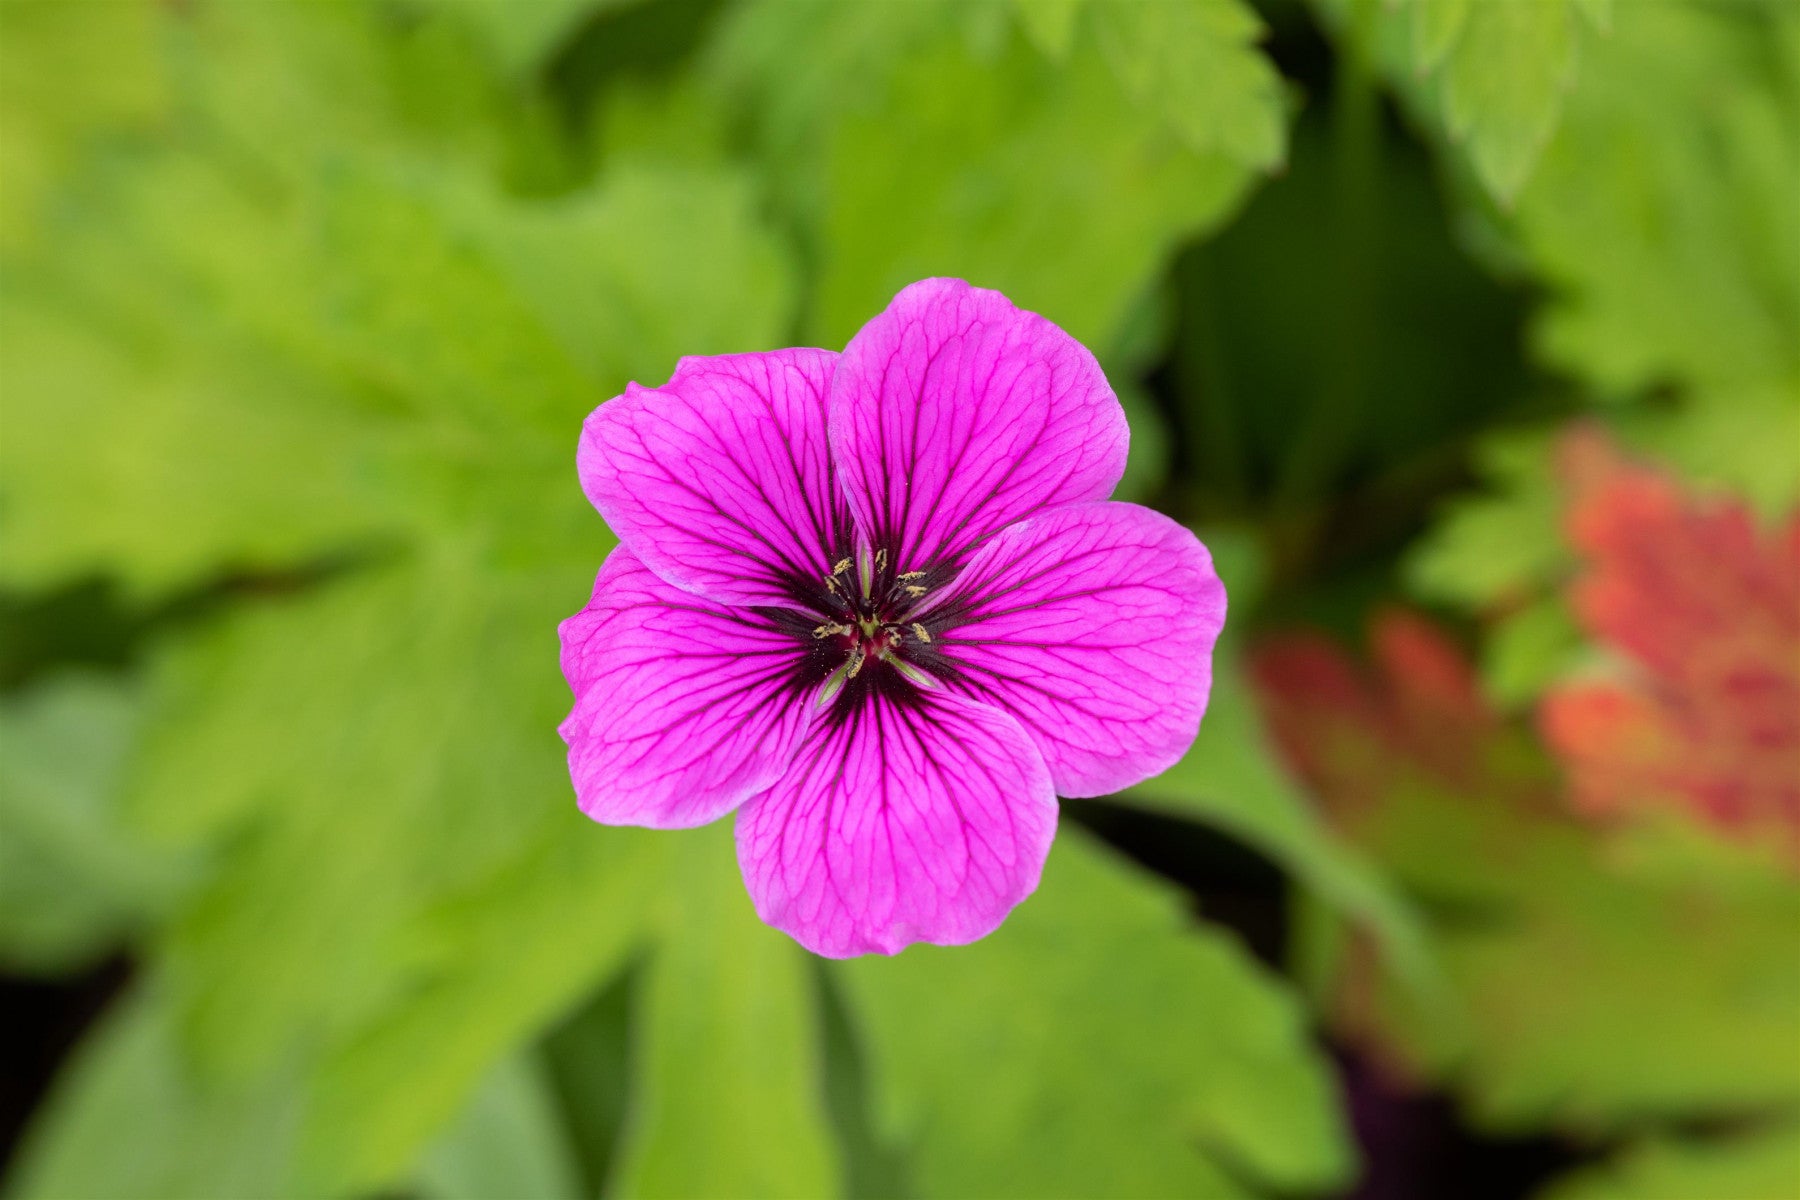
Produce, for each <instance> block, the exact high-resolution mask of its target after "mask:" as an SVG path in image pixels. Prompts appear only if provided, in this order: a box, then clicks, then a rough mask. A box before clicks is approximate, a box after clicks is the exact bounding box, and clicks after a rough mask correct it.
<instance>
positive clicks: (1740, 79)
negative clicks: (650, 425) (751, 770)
mask: <svg viewBox="0 0 1800 1200" xmlns="http://www.w3.org/2000/svg"><path fill="white" fill-rule="evenodd" d="M936 274H941V275H956V276H962V277H965V278H967V279H969V280H971V281H973V282H975V283H978V284H982V285H985V286H988V287H995V288H1000V289H1002V290H1003V291H1005V292H1006V293H1007V294H1008V295H1009V296H1010V297H1011V298H1012V299H1013V300H1014V301H1016V302H1017V303H1019V304H1020V305H1022V306H1024V307H1027V308H1031V309H1034V310H1036V311H1039V312H1042V313H1044V314H1045V315H1047V316H1049V317H1050V318H1051V319H1053V320H1054V321H1056V322H1057V323H1059V324H1060V325H1062V326H1063V327H1064V328H1066V329H1068V330H1069V331H1070V332H1071V333H1073V334H1074V335H1075V336H1077V337H1078V338H1080V339H1082V340H1083V341H1084V342H1086V343H1087V344H1088V345H1089V346H1090V347H1091V348H1092V349H1093V350H1094V351H1095V353H1096V354H1097V355H1098V356H1099V357H1100V359H1101V361H1102V363H1103V364H1104V365H1105V367H1106V369H1107V371H1108V374H1109V377H1110V378H1111V380H1112V382H1113V384H1114V386H1115V387H1116V388H1117V390H1118V392H1119V394H1120V397H1121V398H1122V400H1123V401H1124V403H1125V406H1126V409H1127V411H1128V413H1129V415H1130V418H1131V423H1132V458H1131V466H1130V470H1129V472H1128V475H1127V478H1126V480H1125V483H1124V484H1123V485H1122V488H1121V491H1120V495H1121V496H1122V497H1124V498H1129V499H1134V500H1138V501H1140V502H1143V503H1148V504H1152V505H1154V506H1156V507H1158V508H1160V509H1162V510H1164V511H1166V512H1168V513H1170V514H1172V515H1174V516H1175V517H1177V518H1178V519H1180V520H1183V521H1185V522H1188V523H1190V524H1191V525H1193V526H1194V527H1195V528H1196V529H1197V530H1198V531H1200V533H1201V535H1202V536H1203V538H1205V540H1206V541H1207V542H1208V544H1209V545H1211V546H1212V547H1213V549H1214V551H1215V554H1216V556H1217V558H1218V561H1219V563H1220V567H1221V573H1222V574H1223V576H1224V578H1225V580H1226V582H1227V585H1228V587H1229V589H1230V592H1231V597H1232V611H1231V620H1230V624H1229V628H1228V629H1227V636H1226V640H1225V642H1224V643H1223V644H1222V645H1221V647H1220V651H1219V656H1218V661H1217V663H1216V669H1217V683H1216V687H1215V691H1214V695H1213V702H1212V709H1211V711H1210V712H1209V714H1208V716H1207V718H1206V722H1205V725H1204V727H1203V728H1202V730H1201V734H1200V738H1199V740H1198V742H1197V743H1196V744H1195V746H1194V748H1193V750H1192V752H1191V753H1190V754H1189V755H1188V756H1187V758H1186V759H1185V760H1184V761H1183V762H1182V763H1181V764H1180V765H1178V766H1177V767H1176V768H1174V769H1173V770H1171V771H1170V772H1169V773H1167V774H1166V775H1165V776H1163V777H1161V778H1158V779H1156V780H1152V781H1150V782H1148V783H1146V784H1143V785H1142V786H1140V787H1138V788H1136V789H1133V790H1132V791H1130V792H1128V793H1126V794H1123V795H1119V796H1114V797H1110V798H1107V799H1104V800H1093V801H1080V802H1068V803H1066V804H1065V809H1064V814H1065V815H1064V822H1063V830H1062V834H1061V836H1060V837H1059V839H1058V843H1057V846H1056V849H1055V851H1054V853H1053V854H1052V857H1051V861H1050V864H1049V866H1048V868H1047V870H1046V874H1045V878H1044V883H1043V886H1042V888H1041V889H1040V891H1039V892H1038V894H1037V895H1036V896H1035V897H1033V898H1032V899H1031V900H1030V901H1028V902H1027V903H1026V904H1024V905H1023V906H1022V907H1020V908H1019V909H1018V910H1017V911H1016V912H1015V913H1014V914H1013V916H1012V918H1011V919H1010V920H1009V921H1008V922H1007V924H1006V925H1005V926H1004V927H1003V928H1002V929H1001V930H1000V931H999V932H998V933H997V934H995V935H994V936H992V937H990V938H989V939H987V940H985V941H983V942H981V943H978V944H976V945H974V946H971V947H968V948H964V949H957V950H940V949H938V948H935V947H917V948H914V949H912V950H909V951H907V952H906V953H905V954H904V955H902V956H900V957H898V958H896V959H892V960H880V961H875V960H857V961H850V962H843V963H827V962H822V961H819V960H815V959H812V958H810V957H808V956H807V955H806V954H805V953H804V952H802V951H801V950H799V949H798V947H797V946H795V945H794V944H793V943H792V942H790V941H789V940H787V939H786V938H785V937H783V936H781V935H780V934H777V933H774V932H773V931H771V930H768V929H766V928H764V927H762V926H761V925H760V924H758V923H757V921H756V920H755V917H754V915H753V913H752V911H751V908H750V904H749V902H748V899H747V898H746V896H745V895H744V892H743V888H742V884H741V883H740V881H739V879H738V873H737V870H736V866H735V861H734V857H733V853H732V847H731V844H730V836H729V831H728V829H727V828H726V827H724V826H721V827H719V828H713V829H706V830H696V831H692V832H687V833H681V834H644V833H643V832H642V831H634V830H625V829H607V828H602V827H600V826H597V825H594V824H592V823H590V822H588V821H587V820H586V819H585V818H583V817H582V816H581V815H580V814H579V813H578V812H577V810H576V808H575V805H574V802H573V797H572V795H571V792H570V788H569V785H568V782H567V778H566V775H565V772H564V766H563V759H562V747H561V744H560V742H559V741H558V739H557V737H556V734H555V727H556V724H557V722H558V720H559V719H560V718H561V716H562V715H563V713H564V712H565V711H566V708H567V705H568V703H569V697H568V693H567V690H566V687H565V685H564V684H563V681H562V679H561V676H560V674H559V671H558V668H557V656H556V637H555V625H556V622H557V621H558V620H559V619H560V618H562V617H563V616H565V615H567V614H569V613H571V612H573V611H574V610H576V609H577V608H579V607H580V606H581V604H582V603H583V601H584V599H585V597H586V595H587V589H588V587H589V584H590V582H591V580H592V578H593V573H594V570H595V569H596V567H597V565H598V564H599V562H600V561H601V559H602V557H603V556H604V555H605V553H606V552H607V550H608V548H609V546H610V545H611V539H610V536H609V534H608V533H607V531H606V529H605V528H604V526H603V524H602V523H601V522H600V520H599V518H598V517H597V516H596V515H595V514H594V512H593V511H592V510H591V509H590V508H589V507H588V505H587V504H586V502H585V501H584V500H583V498H582V496H581V494H580V491H579V489H578V488H577V486H576V482H575V473H574V451H575V442H576V437H577V432H578V430H579V427H580V422H581V419H582V417H583V416H584V415H585V414H586V413H587V412H588V411H589V410H590V409H591V408H592V407H593V406H594V405H596V404H597V403H599V402H601V401H602V400H604V399H606V398H607V397H609V396H612V395H614V394H616V393H618V392H619V391H620V390H622V388H623V386H624V384H625V382H626V381H627V380H631V379H637V380H641V381H644V382H646V383H652V384H654V383H657V382H660V381H661V380H663V379H665V378H667V376H668V374H669V373H670V371H671V370H672V368H673V365H674V362H675V359H676V358H677V357H678V356H680V355H683V354H707V353H720V352H725V351H739V350H759V349H768V348H773V347H778V346H786V345H796V344H804V345H819V346H826V347H832V348H838V347H841V346H842V345H843V343H844V342H845V341H846V340H847V338H848V337H849V336H850V335H851V334H852V333H853V332H854V331H855V330H856V329H857V328H858V326H860V325H861V324H862V322H863V321H865V320H866V319H868V318H869V317H870V316H872V315H874V314H875V313H876V312H878V311H880V309H881V308H882V307H883V306H884V305H885V304H886V303H887V301H888V299H889V298H890V297H891V296H892V295H893V293H894V292H895V291H897V290H898V289H899V288H900V287H902V286H904V285H905V284H906V283H908V282H910V281H912V280H914V279H917V278H920V277H923V276H927V275H936ZM1797 499H1800V9H1796V7H1795V6H1794V5H1793V4H1791V3H1777V2H1773V0H1772V2H1770V3H1766V4H1763V3H1755V2H1753V0H1736V2H1717V3H1714V2H1707V0H1610V2H1609V0H1316V2H1313V3H1303V2H1300V0H1141V2H1124V0H1117V2H1115V0H1019V2H1017V3H1012V2H1002V0H972V2H963V3H935V2H932V0H907V2H900V0H891V2H886V3H861V4H851V3H841V4H839V3H814V2H804V0H784V2H760V0H662V2H653V0H354V2H352V0H344V2H339V0H307V2H287V0H0V973H3V976H4V978H3V979H0V1011H3V1019H0V1154H3V1158H0V1162H3V1164H4V1176H3V1183H0V1187H3V1188H4V1192H5V1194H6V1195H8V1196H12V1197H21V1198H25V1197H97V1198H110V1197H139V1196H144V1197H172V1198H183V1200H187V1198H198V1197H234V1198H242V1197H304V1196H332V1197H353V1198H369V1200H373V1198H377V1197H379V1198H386V1200H486V1198H504V1197H542V1198H545V1200H573V1198H577V1197H593V1196H602V1195H604V1196H627V1195H645V1196H674V1197H761V1196H769V1197H812V1196H844V1197H855V1198H863V1197H919V1198H925V1197H987V1196H1023V1197H1086V1196H1118V1197H1173V1196H1188V1197H1209V1198H1210V1197H1227V1196H1229V1197H1363V1198H1369V1200H1375V1198H1388V1200H1401V1198H1419V1200H1423V1198H1436V1197H1457V1198H1464V1197H1467V1198H1472V1200H1498V1198H1501V1197H1524V1196H1531V1197H1548V1198H1552V1200H1601V1198H1619V1200H1627V1198H1633V1197H1661V1198H1665V1200H1756V1198H1763V1197H1766V1198H1770V1200H1793V1198H1794V1197H1796V1196H1800V504H1797Z"/></svg>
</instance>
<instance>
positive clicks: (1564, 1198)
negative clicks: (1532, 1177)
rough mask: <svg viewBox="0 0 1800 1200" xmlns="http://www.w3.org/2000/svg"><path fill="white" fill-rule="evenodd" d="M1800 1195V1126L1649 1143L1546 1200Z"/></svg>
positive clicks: (1568, 1180) (1580, 1175)
mask: <svg viewBox="0 0 1800 1200" xmlns="http://www.w3.org/2000/svg"><path fill="white" fill-rule="evenodd" d="M1796 1194H1800V1127H1796V1126H1793V1125H1781V1126H1777V1127H1775V1128H1773V1129H1759V1130H1752V1131H1749V1132H1745V1133H1739V1134H1736V1135H1733V1136H1727V1137H1720V1138H1717V1139H1711V1140H1707V1141H1698V1140H1681V1139H1676V1138H1673V1137H1652V1138H1646V1139H1643V1140H1641V1141H1639V1142H1638V1143H1636V1144H1634V1145H1632V1146H1630V1147H1629V1148H1627V1149H1626V1150H1625V1151H1624V1152H1623V1153H1622V1154H1620V1155H1618V1156H1616V1157H1615V1158H1613V1159H1612V1160H1610V1161H1608V1162H1606V1163H1604V1164H1602V1165H1599V1166H1595V1167H1588V1168H1585V1169H1583V1170H1581V1171H1578V1172H1576V1173H1574V1174H1573V1175H1571V1176H1567V1177H1565V1178H1564V1179H1562V1180H1559V1181H1558V1182H1557V1183H1555V1184H1554V1185H1552V1186H1551V1187H1550V1188H1549V1190H1548V1191H1546V1192H1544V1193H1543V1200H1692V1198H1693V1197H1697V1196H1719V1197H1724V1196H1729V1197H1731V1198H1732V1200H1788V1198H1789V1197H1791V1196H1794V1195H1796Z"/></svg>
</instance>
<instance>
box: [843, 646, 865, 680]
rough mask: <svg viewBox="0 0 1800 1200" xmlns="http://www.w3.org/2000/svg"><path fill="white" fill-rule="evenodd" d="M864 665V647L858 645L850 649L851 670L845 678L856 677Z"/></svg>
mask: <svg viewBox="0 0 1800 1200" xmlns="http://www.w3.org/2000/svg"><path fill="white" fill-rule="evenodd" d="M862 665H863V651H862V647H861V646H856V647H854V648H852V649H851V651H850V672H849V674H847V675H845V676H844V678H845V679H855V678H856V673H857V672H858V671H861V670H862Z"/></svg>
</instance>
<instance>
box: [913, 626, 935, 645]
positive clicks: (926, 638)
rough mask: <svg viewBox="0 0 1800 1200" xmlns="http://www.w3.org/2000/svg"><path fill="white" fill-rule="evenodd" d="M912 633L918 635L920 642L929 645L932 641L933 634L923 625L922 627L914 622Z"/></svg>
mask: <svg viewBox="0 0 1800 1200" xmlns="http://www.w3.org/2000/svg"><path fill="white" fill-rule="evenodd" d="M912 631H913V632H914V633H915V634H917V635H918V637H919V640H920V641H921V642H927V643H929V642H930V641H931V634H930V633H928V632H927V631H926V629H925V627H924V626H923V625H920V624H918V623H917V622H914V624H913V627H912Z"/></svg>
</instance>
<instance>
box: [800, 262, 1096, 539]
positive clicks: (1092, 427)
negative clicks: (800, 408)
mask: <svg viewBox="0 0 1800 1200" xmlns="http://www.w3.org/2000/svg"><path fill="white" fill-rule="evenodd" d="M1129 438H1130V433H1129V429H1128V427H1127V425H1126V422H1125V413H1124V410H1123V409H1121V408H1120V407H1119V401H1118V398H1117V397H1116V396H1114V395H1113V392H1112V389H1111V388H1110V387H1108V386H1107V383H1106V376H1105V375H1104V374H1102V373H1101V370H1100V364H1099V363H1097V362H1095V361H1094V356H1093V355H1092V354H1089V353H1088V352H1087V350H1086V349H1085V348H1084V347H1083V346H1082V345H1081V343H1080V342H1077V341H1076V340H1075V339H1074V338H1072V337H1070V336H1069V335H1068V334H1066V333H1064V332H1063V331H1062V330H1060V329H1058V328H1057V327H1056V326H1055V325H1052V324H1051V323H1050V322H1049V321H1046V320H1045V319H1044V318H1043V317H1040V316H1038V315H1037V314H1035V313H1029V312H1024V311H1023V310H1021V309H1018V308H1015V307H1013V305H1012V302H1011V301H1009V300H1007V298H1006V297H1005V296H1002V295H1001V294H1000V293H999V292H993V291H988V290H986V289H983V288H976V287H970V286H969V285H968V284H966V283H964V282H962V281H961V280H960V279H926V280H922V281H921V282H919V283H915V284H913V285H912V286H911V287H909V288H907V289H906V290H905V291H903V292H901V293H900V294H899V295H898V296H896V297H895V298H894V302H893V303H892V304H890V305H888V308H887V311H886V312H884V313H882V314H881V315H880V316H878V317H876V318H875V319H874V320H873V321H870V322H869V323H868V324H867V325H865V326H863V328H862V330H861V331H860V332H859V333H857V335H856V336H855V337H854V338H852V339H851V341H850V345H849V346H848V347H846V348H845V350H844V353H843V356H842V357H841V358H840V359H839V360H838V366H837V371H836V373H835V374H834V375H833V377H832V383H831V447H832V453H833V455H834V456H835V458H836V460H837V467H838V472H839V476H840V478H841V479H842V481H843V487H844V493H845V497H846V499H848V500H849V502H850V507H851V509H852V511H853V512H854V513H855V514H856V516H857V519H858V521H859V522H860V523H861V525H862V526H863V528H864V529H865V530H867V531H868V532H869V533H870V534H871V535H872V536H873V538H874V540H875V543H876V545H877V546H886V547H888V548H890V549H892V550H893V551H894V552H895V563H896V566H897V569H899V570H902V571H906V570H922V569H926V568H929V567H930V566H932V565H935V564H937V563H939V562H949V563H955V562H957V561H959V560H960V559H961V558H962V557H963V556H964V555H965V554H966V553H967V552H968V551H969V550H970V549H971V548H973V547H974V546H976V545H978V544H979V543H980V542H981V541H982V540H983V539H985V538H987V537H989V536H990V535H992V534H994V533H996V532H998V531H999V530H1001V529H1002V528H1004V527H1005V526H1007V525H1010V524H1012V523H1013V522H1014V521H1017V520H1019V519H1020V518H1022V517H1025V516H1028V515H1029V514H1031V513H1032V512H1035V511H1036V510H1037V509H1039V508H1042V507H1044V506H1045V505H1051V504H1066V503H1070V502H1073V501H1080V500H1103V499H1105V498H1106V497H1107V496H1109V495H1111V494H1112V489H1113V487H1114V486H1115V485H1116V484H1117V483H1118V482H1119V476H1120V474H1121V473H1122V472H1123V471H1124V469H1125V450H1126V444H1127V442H1128V441H1129Z"/></svg>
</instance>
